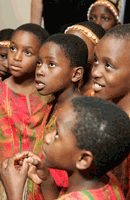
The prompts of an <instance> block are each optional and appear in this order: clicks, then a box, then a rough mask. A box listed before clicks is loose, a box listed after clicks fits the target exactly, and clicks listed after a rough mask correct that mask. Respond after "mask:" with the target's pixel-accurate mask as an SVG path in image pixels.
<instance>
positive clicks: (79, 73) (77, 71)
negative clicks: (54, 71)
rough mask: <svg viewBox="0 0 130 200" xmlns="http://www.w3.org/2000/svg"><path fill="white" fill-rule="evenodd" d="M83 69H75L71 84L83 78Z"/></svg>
mask: <svg viewBox="0 0 130 200" xmlns="http://www.w3.org/2000/svg"><path fill="white" fill-rule="evenodd" d="M83 74H84V68H83V67H82V66H79V67H75V68H74V70H73V74H72V82H74V83H76V82H78V81H80V80H81V79H82V78H83Z"/></svg>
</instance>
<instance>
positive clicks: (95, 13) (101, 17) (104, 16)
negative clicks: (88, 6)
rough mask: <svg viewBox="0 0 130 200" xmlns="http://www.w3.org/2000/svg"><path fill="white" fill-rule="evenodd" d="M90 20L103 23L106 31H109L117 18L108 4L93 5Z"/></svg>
mask: <svg viewBox="0 0 130 200" xmlns="http://www.w3.org/2000/svg"><path fill="white" fill-rule="evenodd" d="M90 21H93V22H95V23H97V24H99V25H101V26H102V27H103V28H104V29H105V31H108V30H109V29H111V28H112V27H114V26H115V25H116V22H115V18H114V16H113V14H112V13H111V11H109V9H108V8H107V7H106V6H102V5H98V6H93V7H92V10H91V12H90Z"/></svg>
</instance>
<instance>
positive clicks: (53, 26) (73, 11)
mask: <svg viewBox="0 0 130 200" xmlns="http://www.w3.org/2000/svg"><path fill="white" fill-rule="evenodd" d="M92 2H94V0H92V1H91V2H90V1H88V0H78V1H75V0H66V1H62V0H51V1H48V0H32V1H31V22H32V23H36V24H39V25H41V21H42V19H44V26H45V28H46V30H47V31H48V32H49V33H50V34H51V35H52V34H55V33H59V32H62V33H63V32H64V30H65V29H66V28H67V27H68V26H70V25H73V24H75V23H77V22H79V21H81V22H82V21H85V20H86V19H87V17H86V9H88V8H89V6H90V5H91V3H92Z"/></svg>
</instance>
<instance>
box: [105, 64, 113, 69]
mask: <svg viewBox="0 0 130 200" xmlns="http://www.w3.org/2000/svg"><path fill="white" fill-rule="evenodd" d="M109 67H110V68H111V69H110V68H109ZM106 68H107V69H109V70H112V69H113V67H112V66H111V65H110V64H109V63H108V62H106Z"/></svg>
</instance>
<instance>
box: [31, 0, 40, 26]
mask: <svg viewBox="0 0 130 200" xmlns="http://www.w3.org/2000/svg"><path fill="white" fill-rule="evenodd" d="M42 11H43V3H42V0H31V23H34V24H38V25H41V21H42Z"/></svg>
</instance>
